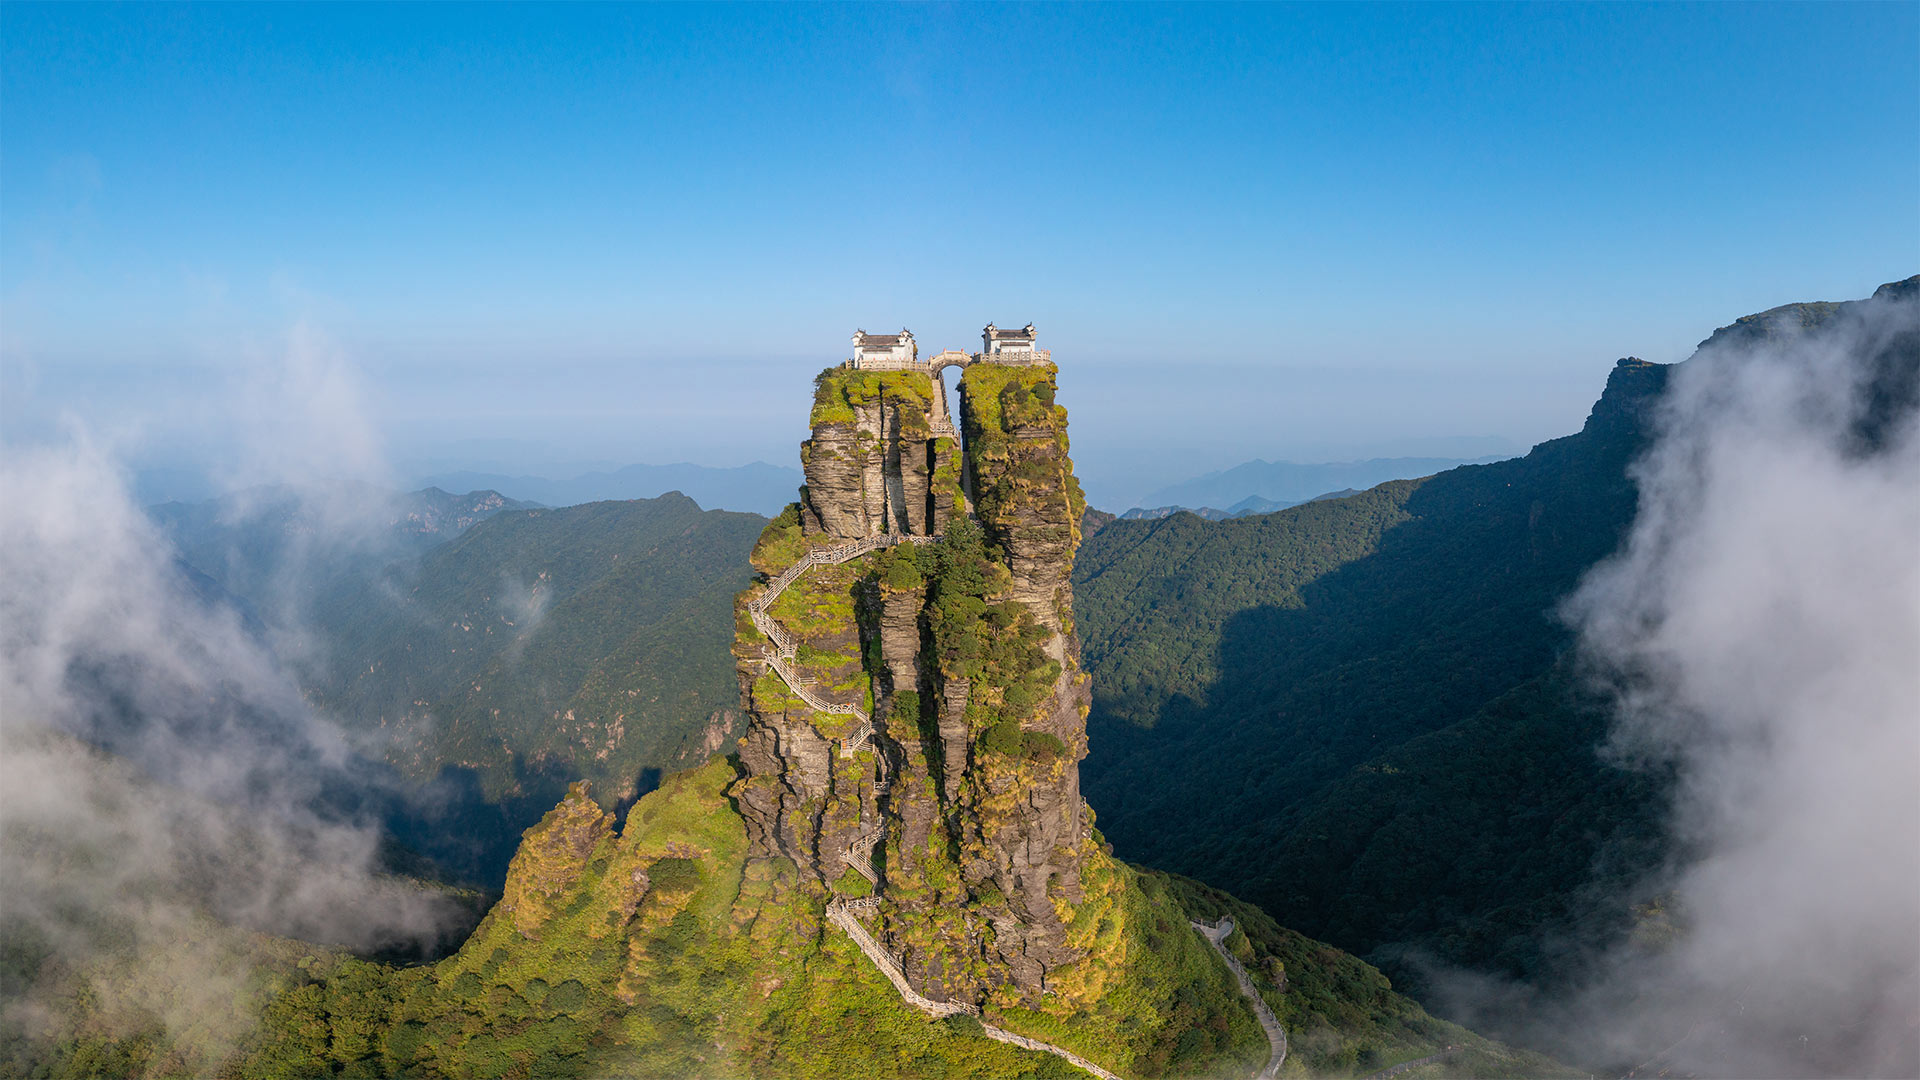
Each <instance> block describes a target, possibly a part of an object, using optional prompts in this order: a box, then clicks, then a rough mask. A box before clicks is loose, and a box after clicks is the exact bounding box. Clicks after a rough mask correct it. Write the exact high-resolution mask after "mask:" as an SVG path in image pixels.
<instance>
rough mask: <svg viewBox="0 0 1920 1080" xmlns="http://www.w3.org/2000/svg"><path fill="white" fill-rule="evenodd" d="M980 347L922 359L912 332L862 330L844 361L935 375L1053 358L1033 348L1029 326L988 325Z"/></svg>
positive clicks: (874, 368) (855, 335)
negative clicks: (970, 367)
mask: <svg viewBox="0 0 1920 1080" xmlns="http://www.w3.org/2000/svg"><path fill="white" fill-rule="evenodd" d="M980 344H981V348H980V351H979V352H977V353H964V352H960V351H958V350H956V349H946V350H943V351H942V352H941V353H940V354H939V355H937V356H934V357H931V358H929V359H926V360H922V359H920V346H919V343H917V342H915V341H914V340H913V331H911V330H907V329H904V328H903V329H902V330H901V331H900V332H899V333H897V334H869V333H867V332H866V331H865V330H855V331H854V332H853V359H851V360H849V361H847V364H846V366H848V367H851V368H863V369H866V370H868V371H927V372H930V373H934V374H936V375H937V374H938V372H939V371H940V369H942V368H946V367H950V366H952V367H966V366H967V365H968V364H973V363H980V362H986V363H990V364H1045V363H1051V362H1052V359H1053V356H1052V354H1051V353H1050V352H1048V351H1047V350H1046V349H1040V348H1036V347H1035V346H1034V330H1033V324H1032V323H1028V324H1027V325H1025V326H1023V327H1021V328H1020V329H1018V330H1002V329H1000V328H999V327H997V326H995V325H993V324H992V323H988V324H987V327H986V329H985V330H982V331H981V332H980Z"/></svg>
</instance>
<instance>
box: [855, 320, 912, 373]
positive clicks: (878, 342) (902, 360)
mask: <svg viewBox="0 0 1920 1080" xmlns="http://www.w3.org/2000/svg"><path fill="white" fill-rule="evenodd" d="M853 366H854V367H857V368H869V369H872V370H876V371H900V370H904V369H907V368H915V367H921V366H923V365H922V364H921V363H920V346H919V345H918V344H916V343H915V342H914V340H913V331H911V330H908V329H905V328H904V327H903V328H902V329H901V330H900V332H899V333H897V334H869V333H867V332H866V331H865V330H855V331H854V332H853Z"/></svg>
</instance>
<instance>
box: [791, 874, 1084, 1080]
mask: <svg viewBox="0 0 1920 1080" xmlns="http://www.w3.org/2000/svg"><path fill="white" fill-rule="evenodd" d="M879 903H880V902H879V899H878V898H877V897H871V896H868V897H862V898H861V899H859V900H843V899H840V898H839V897H835V898H834V899H832V900H830V901H828V902H827V920H828V921H829V922H831V923H833V925H835V926H837V927H839V928H840V929H842V930H844V931H846V933H847V936H848V937H850V938H852V939H853V943H854V944H855V945H857V946H859V947H860V951H861V952H863V953H865V954H866V955H867V959H868V960H871V961H873V966H874V967H877V968H879V969H880V974H882V975H885V976H886V977H887V981H888V982H891V983H892V984H893V988H894V989H895V990H897V991H899V992H900V997H901V999H902V1000H903V1001H905V1002H906V1003H907V1004H909V1005H911V1006H913V1007H914V1008H916V1009H919V1010H920V1011H921V1012H923V1013H926V1014H927V1015H928V1016H931V1017H935V1018H938V1017H942V1016H953V1015H955V1014H956V1013H964V1014H965V1015H967V1016H972V1017H978V1016H979V1015H980V1008H979V1006H977V1005H972V1004H969V1003H967V1002H964V1001H935V1000H933V999H932V998H930V997H928V996H926V995H925V994H922V993H921V992H920V991H918V990H915V989H914V988H913V984H912V983H909V982H908V981H907V973H906V972H905V971H902V970H901V969H900V963H899V961H897V960H895V959H894V958H893V955H892V954H891V953H889V952H887V950H885V949H883V948H881V947H880V943H879V942H877V941H875V940H874V939H873V935H872V934H870V933H868V932H867V928H866V927H865V926H864V925H862V924H861V922H860V920H859V918H858V917H856V915H855V913H856V912H860V911H872V910H874V909H876V908H877V907H878V906H879ZM980 1031H981V1033H982V1034H984V1035H985V1036H986V1037H987V1038H989V1039H992V1040H994V1041H995V1042H1003V1043H1006V1044H1008V1045H1009V1046H1018V1047H1020V1048H1021V1049H1023V1050H1036V1051H1039V1052H1040V1053H1043V1054H1052V1055H1053V1056H1055V1057H1057V1058H1062V1059H1064V1060H1066V1061H1067V1062H1068V1063H1069V1064H1071V1065H1074V1066H1076V1067H1078V1068H1081V1069H1084V1070H1086V1071H1087V1072H1089V1073H1092V1074H1093V1075H1094V1076H1097V1077H1099V1078H1100V1080H1120V1077H1118V1076H1116V1075H1114V1074H1113V1073H1111V1072H1108V1071H1107V1070H1105V1069H1103V1068H1101V1067H1100V1066H1098V1065H1095V1064H1094V1063H1093V1062H1091V1061H1088V1060H1087V1059H1086V1058H1083V1057H1081V1056H1080V1055H1079V1054H1076V1053H1074V1052H1073V1051H1071V1050H1068V1049H1067V1048H1066V1047H1063V1046H1055V1045H1053V1044H1052V1043H1044V1042H1041V1041H1040V1040H1039V1039H1029V1038H1027V1037H1026V1036H1025V1035H1020V1034H1016V1033H1014V1032H1011V1031H1008V1030H1007V1029H1005V1028H1002V1027H995V1026H994V1025H992V1024H989V1023H985V1022H982V1023H981V1025H980Z"/></svg>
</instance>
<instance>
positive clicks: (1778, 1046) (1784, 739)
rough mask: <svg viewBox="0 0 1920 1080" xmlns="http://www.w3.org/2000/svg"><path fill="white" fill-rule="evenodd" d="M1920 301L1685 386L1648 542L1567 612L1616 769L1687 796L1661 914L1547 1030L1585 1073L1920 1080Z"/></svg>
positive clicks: (1645, 482) (1778, 323) (1720, 362)
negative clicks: (1611, 726)
mask: <svg viewBox="0 0 1920 1080" xmlns="http://www.w3.org/2000/svg"><path fill="white" fill-rule="evenodd" d="M1917 286H1920V279H1916V280H1915V281H1909V282H1905V283H1900V284H1898V285H1893V286H1887V287H1885V288H1883V289H1882V290H1881V291H1880V293H1878V294H1876V296H1875V298H1874V299H1873V300H1870V301H1865V302H1862V303H1860V304H1852V305H1845V306H1843V307H1841V308H1840V309H1839V310H1838V311H1837V312H1833V311H1831V310H1830V309H1829V310H1826V311H1822V310H1819V309H1815V310H1812V311H1808V310H1806V309H1784V310H1783V311H1782V312H1780V313H1776V314H1773V315H1772V317H1771V318H1767V317H1762V318H1761V319H1760V320H1759V321H1757V322H1751V323H1748V324H1745V325H1741V326H1737V327H1735V328H1733V329H1732V330H1731V331H1728V332H1723V333H1722V334H1720V335H1716V337H1715V338H1714V339H1712V340H1711V341H1710V342H1709V343H1708V344H1707V345H1706V346H1705V347H1703V348H1702V350H1701V351H1700V352H1699V353H1697V354H1696V355H1695V356H1694V357H1693V358H1692V359H1691V360H1689V361H1688V362H1687V363H1686V364H1684V365H1681V366H1679V367H1678V368H1676V369H1675V370H1674V372H1673V374H1672V377H1671V381H1670V383H1669V387H1668V390H1667V392H1666V395H1665V397H1664V400H1663V402H1662V404H1661V407H1660V412H1659V414H1658V418H1657V437H1656V441H1655V442H1654V444H1653V445H1652V447H1651V448H1650V450H1649V451H1648V453H1647V454H1646V455H1645V456H1644V458H1643V459H1642V460H1641V461H1640V462H1639V463H1638V465H1637V467H1636V478H1637V480H1638V482H1639V485H1640V490H1641V500H1640V509H1639V514H1638V517H1637V519H1636V522H1635V525H1634V528H1633V530H1632V533H1631V535H1630V536H1629V537H1628V539H1627V541H1626V543H1625V545H1624V546H1623V548H1622V549H1621V551H1620V552H1619V553H1618V554H1617V555H1616V556H1615V557H1613V558H1612V559H1610V560H1608V561H1607V562H1605V563H1603V564H1601V565H1600V566H1598V567H1596V568H1595V569H1594V570H1593V571H1592V572H1591V573H1590V575H1589V576H1588V578H1587V579H1586V581H1585V582H1584V583H1583V585H1582V587H1581V589H1580V590H1579V591H1578V593H1577V594H1576V595H1575V596H1574V597H1573V598H1572V599H1571V600H1570V601H1569V603H1568V605H1567V609H1566V611H1567V615H1568V618H1569V619H1570V621H1571V622H1572V623H1573V625H1574V626H1575V627H1576V628H1577V629H1578V631H1579V633H1580V635H1581V639H1580V640H1581V648H1582V652H1583V657H1584V660H1585V661H1586V662H1587V663H1588V664H1589V665H1590V668H1591V670H1592V671H1593V672H1594V673H1595V674H1596V676H1597V677H1598V678H1600V679H1601V680H1603V681H1604V682H1605V683H1606V684H1607V685H1608V686H1609V687H1610V688H1611V689H1612V690H1613V691H1614V693H1615V695H1616V699H1617V701H1618V702H1619V717H1618V721H1617V724H1616V728H1615V733H1614V738H1613V743H1612V747H1611V750H1612V752H1613V753H1616V754H1618V755H1620V756H1621V757H1623V758H1625V759H1627V760H1635V761H1640V762H1643V763H1647V764H1650V765H1654V766H1657V767H1661V768H1667V769H1671V770H1672V772H1673V774H1674V775H1675V776H1676V778H1677V781H1676V787H1675V791H1674V799H1675V802H1674V808H1673V816H1672V821H1671V827H1672V831H1673V840H1674V844H1673V850H1674V852H1675V856H1674V860H1673V863H1672V865H1670V866H1669V867H1668V869H1667V870H1666V871H1665V872H1664V873H1663V874H1662V875H1661V877H1660V878H1659V879H1658V880H1656V881H1653V882H1649V883H1647V888H1646V893H1647V894H1648V895H1655V896H1658V897H1659V906H1660V907H1661V908H1662V909H1663V914H1661V915H1659V916H1657V917H1654V918H1652V919H1650V920H1649V921H1648V922H1647V924H1646V926H1645V927H1644V930H1646V931H1647V932H1644V933H1642V934H1640V935H1637V936H1636V941H1635V942H1634V943H1632V944H1630V945H1627V946H1623V947H1622V948H1620V949H1619V950H1617V951H1616V952H1614V953H1612V954H1610V955H1608V956H1605V957H1602V958H1599V960H1598V961H1597V962H1596V963H1595V965H1594V968H1593V970H1594V972H1595V975H1594V977H1593V978H1592V979H1591V980H1590V982H1589V984H1588V986H1587V988H1586V990H1585V991H1584V993H1583V994H1582V995H1581V996H1579V997H1578V998H1577V999H1576V1000H1574V1001H1572V1002H1571V1003H1567V1004H1566V1005H1565V1006H1564V1007H1563V1008H1561V1009H1557V1010H1554V1012H1553V1014H1552V1015H1550V1016H1538V1018H1537V1019H1538V1022H1539V1023H1541V1024H1544V1025H1547V1026H1548V1027H1549V1028H1550V1030H1551V1031H1552V1034H1551V1035H1547V1036H1544V1038H1545V1039H1546V1040H1547V1041H1549V1042H1551V1043H1552V1044H1554V1045H1556V1046H1557V1047H1558V1048H1560V1050H1561V1052H1562V1053H1564V1054H1567V1055H1569V1056H1570V1057H1573V1058H1574V1059H1575V1060H1580V1061H1583V1062H1588V1063H1593V1064H1601V1063H1616V1064H1622V1065H1632V1066H1638V1068H1637V1069H1636V1071H1635V1075H1656V1074H1657V1075H1676V1074H1678V1075H1689V1074H1691V1075H1708V1076H1740V1077H1762V1076H1889V1077H1892V1076H1901V1077H1910V1076H1915V1075H1920V401H1917V400H1916V397H1917V388H1920V287H1917ZM1643 913H1644V912H1643ZM1668 928H1670V932H1667V930H1668ZM1455 989H1456V990H1457V991H1458V990H1461V989H1462V986H1461V985H1460V984H1458V983H1457V984H1456V985H1455ZM1473 990H1474V991H1475V992H1477V994H1478V998H1477V1001H1476V1000H1474V997H1475V995H1474V993H1468V994H1465V995H1463V996H1462V997H1461V999H1460V1000H1459V1001H1458V1002H1456V1004H1458V1005H1460V1006H1462V1010H1461V1011H1462V1012H1463V1013H1465V1014H1466V1015H1468V1016H1472V1015H1473V1012H1474V1010H1473V1006H1474V1005H1475V1004H1477V1005H1478V1006H1479V1007H1480V1008H1481V1009H1482V1010H1489V1009H1491V1010H1498V1009H1499V1008H1500V1007H1501V1006H1502V1003H1503V999H1502V998H1501V996H1500V995H1499V994H1498V993H1497V992H1494V993H1489V992H1488V990H1489V988H1488V987H1486V986H1485V985H1484V984H1482V985H1480V986H1477V987H1474V988H1473ZM1505 1003H1506V1004H1512V1003H1513V999H1511V998H1507V999H1505ZM1480 1017H1481V1018H1488V1013H1487V1012H1486V1011H1482V1012H1481V1013H1480ZM1536 1035H1539V1032H1538V1031H1536ZM1649 1059H1651V1060H1649Z"/></svg>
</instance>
